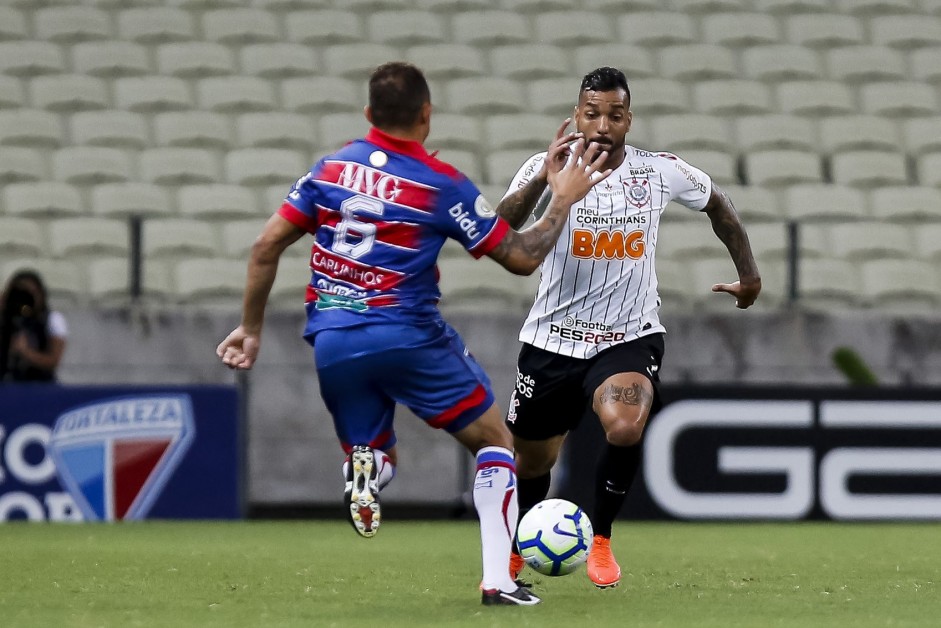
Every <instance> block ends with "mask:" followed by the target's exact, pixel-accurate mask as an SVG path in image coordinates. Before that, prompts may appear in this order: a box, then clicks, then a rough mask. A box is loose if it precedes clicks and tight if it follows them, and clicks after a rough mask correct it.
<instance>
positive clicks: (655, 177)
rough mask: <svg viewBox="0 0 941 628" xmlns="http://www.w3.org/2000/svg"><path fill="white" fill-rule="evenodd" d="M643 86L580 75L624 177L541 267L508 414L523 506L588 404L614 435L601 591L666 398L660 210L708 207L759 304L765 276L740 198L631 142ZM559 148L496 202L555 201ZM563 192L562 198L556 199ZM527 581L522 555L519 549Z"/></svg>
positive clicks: (599, 554) (617, 77) (528, 209)
mask: <svg viewBox="0 0 941 628" xmlns="http://www.w3.org/2000/svg"><path fill="white" fill-rule="evenodd" d="M630 106H631V94H630V89H629V87H628V84H627V79H626V78H625V76H624V74H623V73H622V72H621V71H619V70H616V69H614V68H609V67H603V68H598V69H596V70H594V71H592V72H591V73H589V74H587V75H586V76H585V77H584V79H583V80H582V83H581V88H580V90H579V93H578V101H577V104H576V106H575V113H574V118H575V125H576V130H577V131H578V132H579V133H581V134H583V135H584V137H585V138H586V139H587V140H588V141H590V142H594V143H597V144H600V145H601V146H603V147H604V148H605V150H607V152H608V155H607V156H606V161H605V163H604V165H603V168H605V169H606V170H611V171H612V174H611V176H609V177H608V178H606V179H605V180H603V181H599V182H598V183H596V184H595V186H594V187H593V188H592V190H591V191H590V192H589V193H588V194H587V195H586V196H585V197H584V198H583V199H581V200H579V201H578V202H577V203H576V204H575V205H573V207H572V209H571V211H570V213H569V216H568V224H567V225H566V227H565V229H563V231H562V235H561V237H560V238H559V240H558V242H557V244H556V245H555V247H554V249H553V250H552V252H551V253H550V254H549V255H548V256H547V257H546V260H545V261H544V262H543V264H542V266H541V281H540V284H539V289H538V292H537V294H536V299H535V302H534V304H533V307H532V309H531V310H530V312H529V316H528V317H527V318H526V321H525V323H524V324H523V327H522V330H521V331H520V334H519V339H520V340H521V341H522V342H523V346H522V349H521V351H520V355H519V360H518V369H517V374H516V386H515V389H514V392H513V396H512V397H511V399H510V406H509V408H508V413H507V417H506V422H507V425H508V426H509V427H510V431H512V432H513V435H514V445H515V448H516V468H517V473H518V476H519V489H518V490H519V501H520V513H521V515H522V514H525V512H526V511H528V510H529V509H530V508H532V507H533V506H534V505H536V504H537V503H538V502H539V501H541V500H542V499H544V498H545V497H546V495H547V493H548V490H549V483H550V471H551V469H552V467H553V465H554V464H555V462H556V460H557V459H558V455H559V451H560V448H561V446H562V443H563V441H564V439H565V435H566V434H567V433H568V432H569V430H571V429H573V428H574V427H575V426H576V425H577V424H578V423H579V421H580V420H581V418H582V416H583V415H585V414H587V415H589V416H591V417H592V418H593V419H594V420H599V421H600V422H601V425H602V427H603V428H604V431H605V434H606V437H607V443H606V444H605V446H604V448H603V449H602V450H601V451H600V452H598V465H597V480H596V489H595V509H594V513H593V515H592V517H591V521H592V524H593V525H594V531H595V538H594V541H593V544H592V550H591V553H590V554H589V559H588V569H587V571H588V576H589V577H590V578H591V580H592V581H593V582H594V583H595V584H596V585H597V586H598V587H601V588H605V587H611V586H615V585H617V584H618V582H619V580H620V576H621V572H620V567H619V566H618V564H617V561H616V560H615V558H614V555H613V554H612V552H611V547H610V541H611V527H612V523H613V521H614V519H615V516H616V515H617V514H618V511H619V510H620V508H621V506H622V504H623V503H624V499H625V496H626V493H627V491H628V489H629V488H630V486H631V483H632V482H633V479H634V476H635V474H636V472H637V468H638V464H639V461H640V454H641V439H642V436H643V433H644V426H645V425H646V423H647V419H648V417H649V416H650V415H651V413H653V412H656V411H657V409H658V407H659V406H660V399H659V395H658V386H659V383H658V382H659V377H658V372H659V369H660V363H661V359H662V357H663V334H664V331H665V330H664V327H663V325H661V323H660V319H659V318H658V315H657V310H658V308H659V306H660V299H659V297H658V295H657V276H656V273H655V269H654V249H655V248H656V244H657V231H658V228H659V222H660V214H661V213H662V212H663V211H664V209H665V208H666V206H667V203H669V202H670V201H671V200H672V201H676V202H678V203H679V204H681V205H684V206H686V207H688V208H689V209H691V210H693V211H698V212H702V213H705V214H706V216H708V218H709V220H710V221H711V223H712V229H713V231H714V232H715V234H716V235H717V236H718V237H719V239H720V240H721V241H722V242H723V243H724V244H725V246H726V247H727V248H728V251H729V254H730V255H731V257H732V261H733V262H734V264H735V268H736V270H737V271H738V280H737V281H734V282H732V283H718V284H716V285H715V286H713V288H712V289H713V291H714V292H725V293H728V294H730V295H732V296H733V297H734V298H735V305H736V306H737V307H739V308H743V309H744V308H747V307H749V306H751V305H752V304H753V303H754V302H755V299H756V298H757V296H758V293H759V291H760V290H761V277H760V275H759V273H758V267H757V265H756V263H755V259H754V257H753V256H752V252H751V248H750V246H749V243H748V236H747V235H746V233H745V229H744V227H743V226H742V223H741V221H740V220H739V217H738V214H737V213H736V211H735V208H734V207H733V205H732V202H731V201H730V200H729V198H728V196H726V194H725V193H724V192H723V191H722V190H721V189H720V188H719V187H718V186H717V185H715V184H714V183H713V182H712V180H711V179H710V178H709V176H708V175H707V174H705V173H704V172H702V171H701V170H699V169H697V168H695V167H693V166H691V165H690V164H688V163H686V162H685V161H683V160H682V159H680V158H679V157H677V156H676V155H673V154H671V153H665V152H650V151H645V150H640V149H637V148H634V147H633V146H629V145H627V144H626V143H625V136H626V135H627V133H628V131H629V130H630V128H631V120H632V112H631V109H630ZM559 159H564V157H563V156H562V155H561V154H560V153H552V152H549V153H540V154H537V155H534V156H533V157H531V158H530V159H528V160H527V161H526V162H525V163H524V164H523V165H522V166H521V167H520V169H519V172H517V174H516V176H515V177H514V179H513V181H512V183H511V184H510V188H509V190H508V191H507V194H506V196H505V197H504V199H503V200H502V201H501V202H500V204H499V205H498V206H497V213H498V214H499V215H500V216H502V217H504V218H505V219H506V220H507V221H508V222H509V223H510V225H511V226H514V227H520V226H522V224H523V223H524V222H525V221H526V219H527V218H528V216H529V215H530V214H537V215H538V214H539V212H540V208H541V207H544V206H545V202H546V200H547V199H549V198H552V196H551V193H550V192H549V191H547V183H546V181H547V174H548V172H550V171H551V168H553V167H557V165H555V164H553V161H554V160H559ZM552 202H555V199H553V201H552ZM511 563H512V575H513V577H514V578H516V576H517V575H518V574H519V571H520V570H521V569H522V568H523V561H522V558H521V557H519V556H518V555H516V554H514V556H513V557H512V560H511Z"/></svg>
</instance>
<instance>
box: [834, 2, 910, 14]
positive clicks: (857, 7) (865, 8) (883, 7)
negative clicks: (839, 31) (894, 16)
mask: <svg viewBox="0 0 941 628" xmlns="http://www.w3.org/2000/svg"><path fill="white" fill-rule="evenodd" d="M836 8H837V9H839V10H841V11H846V12H848V13H853V14H855V15H860V16H863V15H866V16H876V15H882V14H886V13H910V12H913V11H916V10H917V9H918V5H917V4H916V2H915V0H836Z"/></svg>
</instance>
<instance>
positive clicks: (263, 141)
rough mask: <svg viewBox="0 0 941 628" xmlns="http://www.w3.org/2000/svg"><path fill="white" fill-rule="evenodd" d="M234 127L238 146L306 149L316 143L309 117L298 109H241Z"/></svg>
mask: <svg viewBox="0 0 941 628" xmlns="http://www.w3.org/2000/svg"><path fill="white" fill-rule="evenodd" d="M235 129H236V131H235V134H236V138H237V140H238V145H239V146H261V147H266V148H293V149H297V150H302V151H307V152H310V151H311V150H312V149H313V148H314V147H315V146H317V139H316V134H315V132H314V124H313V121H312V120H311V119H310V117H309V116H304V115H301V114H299V113H275V112H270V113H244V114H242V115H241V116H239V117H238V120H237V121H236V127H235Z"/></svg>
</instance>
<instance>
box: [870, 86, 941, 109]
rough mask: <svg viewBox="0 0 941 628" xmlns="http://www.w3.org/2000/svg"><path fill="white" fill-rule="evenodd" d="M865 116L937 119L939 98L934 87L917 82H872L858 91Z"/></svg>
mask: <svg viewBox="0 0 941 628" xmlns="http://www.w3.org/2000/svg"><path fill="white" fill-rule="evenodd" d="M859 98H860V102H861V109H862V111H863V112H865V113H869V114H872V115H875V116H886V117H889V118H913V117H917V116H936V115H937V114H938V111H939V109H938V96H937V93H936V92H935V90H934V88H933V87H932V86H931V85H926V84H924V83H916V82H914V81H898V82H892V83H872V84H869V85H863V86H862V87H861V88H860V90H859Z"/></svg>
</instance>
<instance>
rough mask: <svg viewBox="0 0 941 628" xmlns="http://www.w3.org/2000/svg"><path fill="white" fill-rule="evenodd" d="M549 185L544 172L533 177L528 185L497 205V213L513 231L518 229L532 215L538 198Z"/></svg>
mask: <svg viewBox="0 0 941 628" xmlns="http://www.w3.org/2000/svg"><path fill="white" fill-rule="evenodd" d="M548 185H549V178H548V177H547V176H546V173H545V171H542V172H540V173H538V174H537V175H536V176H534V177H533V178H532V179H531V180H530V181H529V183H527V184H526V185H524V186H523V187H521V188H520V189H518V190H517V191H515V192H513V193H512V194H510V195H509V196H507V197H506V198H504V199H503V200H502V201H500V203H499V204H498V205H497V213H498V214H499V215H500V216H502V217H503V219H504V220H506V221H507V222H508V223H510V226H511V227H513V228H514V229H519V228H520V227H522V226H523V223H525V222H526V219H527V218H528V217H529V215H530V214H532V213H533V209H534V208H535V207H536V203H537V202H538V201H539V197H540V196H542V193H543V192H545V190H546V187H548Z"/></svg>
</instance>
